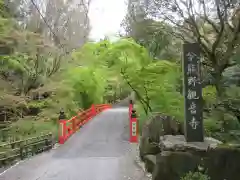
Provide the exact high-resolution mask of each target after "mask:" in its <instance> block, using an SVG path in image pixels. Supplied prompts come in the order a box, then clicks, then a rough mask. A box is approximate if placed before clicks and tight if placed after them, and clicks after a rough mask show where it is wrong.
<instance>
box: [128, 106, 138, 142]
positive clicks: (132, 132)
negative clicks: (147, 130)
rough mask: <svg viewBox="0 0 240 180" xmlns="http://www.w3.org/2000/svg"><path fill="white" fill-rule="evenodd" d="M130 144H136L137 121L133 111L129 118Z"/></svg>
mask: <svg viewBox="0 0 240 180" xmlns="http://www.w3.org/2000/svg"><path fill="white" fill-rule="evenodd" d="M129 141H130V142H131V143H137V142H138V121H137V114H136V111H135V110H132V112H131V118H130V139H129Z"/></svg>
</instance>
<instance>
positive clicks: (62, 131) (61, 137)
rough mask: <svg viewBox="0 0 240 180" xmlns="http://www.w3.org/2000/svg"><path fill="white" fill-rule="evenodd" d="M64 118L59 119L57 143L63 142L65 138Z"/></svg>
mask: <svg viewBox="0 0 240 180" xmlns="http://www.w3.org/2000/svg"><path fill="white" fill-rule="evenodd" d="M66 129H67V127H66V120H64V119H61V120H59V137H58V142H59V144H64V142H65V139H66Z"/></svg>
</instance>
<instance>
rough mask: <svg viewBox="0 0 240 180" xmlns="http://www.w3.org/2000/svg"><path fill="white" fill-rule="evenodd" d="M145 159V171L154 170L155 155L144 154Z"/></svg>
mask: <svg viewBox="0 0 240 180" xmlns="http://www.w3.org/2000/svg"><path fill="white" fill-rule="evenodd" d="M144 160H145V169H146V170H147V172H150V173H152V172H153V170H154V167H155V166H156V164H157V157H156V156H155V155H146V156H145V157H144Z"/></svg>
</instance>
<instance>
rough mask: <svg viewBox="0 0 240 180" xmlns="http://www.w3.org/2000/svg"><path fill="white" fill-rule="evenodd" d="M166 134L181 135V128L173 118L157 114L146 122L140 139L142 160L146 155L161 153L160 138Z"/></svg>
mask: <svg viewBox="0 0 240 180" xmlns="http://www.w3.org/2000/svg"><path fill="white" fill-rule="evenodd" d="M166 134H174V135H176V134H181V127H180V125H179V124H178V123H177V121H176V120H175V119H174V118H173V117H170V116H167V115H164V114H160V113H157V114H155V115H153V116H152V117H150V118H149V119H148V120H147V121H146V123H145V124H144V125H143V128H142V137H141V139H140V157H141V159H142V160H144V156H146V155H153V154H158V153H159V152H160V148H159V142H160V137H161V136H163V135H166Z"/></svg>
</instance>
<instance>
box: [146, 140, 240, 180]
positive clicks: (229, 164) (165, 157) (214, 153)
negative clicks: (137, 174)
mask: <svg viewBox="0 0 240 180" xmlns="http://www.w3.org/2000/svg"><path fill="white" fill-rule="evenodd" d="M159 148H160V150H161V152H159V153H158V154H156V155H146V156H145V158H144V159H145V163H146V166H147V168H146V169H148V170H149V171H150V172H152V175H153V180H179V179H180V178H181V177H183V176H184V175H185V174H186V173H188V172H189V171H192V172H196V171H201V172H202V173H205V174H207V175H208V176H209V177H210V178H211V180H239V179H240V163H239V162H240V149H238V148H236V147H232V146H229V145H227V146H225V145H223V144H222V143H221V142H220V141H218V140H216V139H213V138H205V141H204V142H191V143H188V142H186V141H185V138H184V136H182V135H177V136H173V135H165V136H162V137H161V138H160V143H159Z"/></svg>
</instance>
